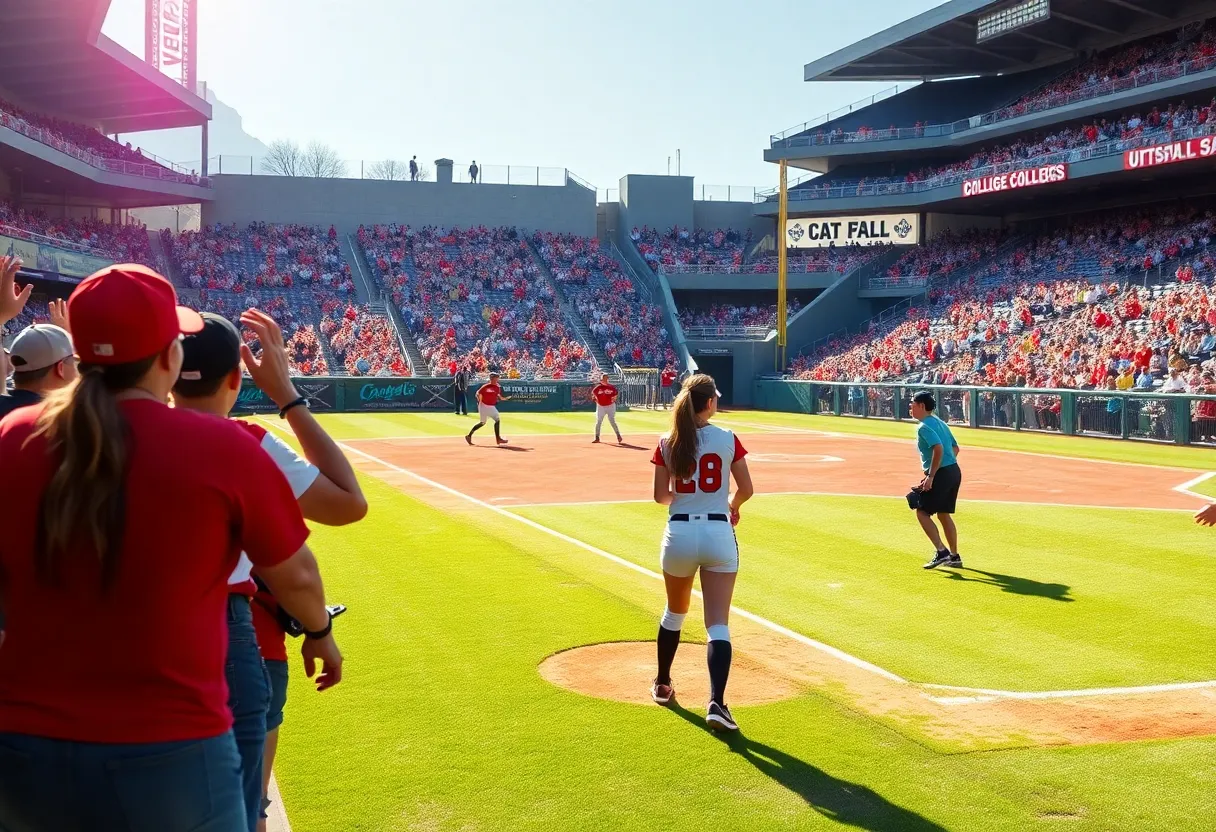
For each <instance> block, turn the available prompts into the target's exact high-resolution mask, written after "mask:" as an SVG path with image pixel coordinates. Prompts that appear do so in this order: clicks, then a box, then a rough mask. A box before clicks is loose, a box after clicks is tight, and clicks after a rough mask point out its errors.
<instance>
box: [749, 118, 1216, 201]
mask: <svg viewBox="0 0 1216 832" xmlns="http://www.w3.org/2000/svg"><path fill="white" fill-rule="evenodd" d="M1213 134H1216V123H1208V124H1200V125H1194V126H1191V127H1184V128H1178V129H1174V130H1153V131H1151V132H1148V131H1146V132H1144V133H1141V134H1139V135H1137V136H1132V137H1130V138H1125V139H1124V138H1120V139H1112V140H1110V141H1105V142H1100V143H1096V144H1092V145H1087V146H1085V147H1075V148H1072V149H1070V150H1060V151H1057V152H1055V153H1045V154H1043V155H1041V156H1033V157H1030V158H1027V159H1016V160H1014V161H1011V162H1002V163H1001V164H999V165H986V166H984V167H981V168H974V169H971V170H965V171H951V172H950V173H942V174H937V175H935V176H932V177H930V178H928V179H919V180H917V181H915V182H906V181H902V182H872V183H866V182H865V181H861V182H856V181H855V182H851V183H846V184H841V185H827V186H825V187H822V188H817V187H810V188H799V189H797V190H792V191H790V193H789V200H790V202H806V201H814V200H820V199H846V198H853V197H871V196H893V195H901V194H916V193H924V192H925V191H932V190H935V189H937V188H946V187H950V186H952V185H960V184H962V183H963V182H965V181H967V180H969V179H980V178H982V177H985V176H991V175H994V174H999V173H1011V172H1013V171H1019V170H1026V169H1029V168H1036V167H1041V166H1043V165H1051V164H1059V163H1064V164H1076V163H1077V162H1085V161H1089V160H1090V159H1102V158H1106V157H1109V156H1118V155H1122V154H1123V152H1124V151H1126V150H1132V149H1134V148H1137V147H1147V146H1149V145H1155V144H1163V143H1166V142H1172V141H1179V140H1182V139H1191V138H1196V137H1199V136H1210V135H1213ZM756 198H757V200H758V201H761V202H771V201H772V200H773V199H775V198H776V197H775V195H774V194H772V193H758V194H757V195H756Z"/></svg>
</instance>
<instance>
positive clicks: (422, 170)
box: [418, 165, 431, 182]
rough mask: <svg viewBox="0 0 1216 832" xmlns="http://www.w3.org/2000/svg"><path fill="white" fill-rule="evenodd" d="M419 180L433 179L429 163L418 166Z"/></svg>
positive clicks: (427, 180)
mask: <svg viewBox="0 0 1216 832" xmlns="http://www.w3.org/2000/svg"><path fill="white" fill-rule="evenodd" d="M418 181H419V182H429V181H431V168H430V166H429V165H419V166H418Z"/></svg>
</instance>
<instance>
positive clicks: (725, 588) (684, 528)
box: [650, 375, 752, 731]
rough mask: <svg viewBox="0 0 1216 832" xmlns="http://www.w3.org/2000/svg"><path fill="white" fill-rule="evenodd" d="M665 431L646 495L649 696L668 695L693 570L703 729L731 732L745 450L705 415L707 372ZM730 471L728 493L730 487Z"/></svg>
mask: <svg viewBox="0 0 1216 832" xmlns="http://www.w3.org/2000/svg"><path fill="white" fill-rule="evenodd" d="M672 412H673V418H672V427H671V432H670V433H668V434H667V435H666V436H664V437H663V438H662V439H661V440H660V441H659V447H658V448H656V449H655V452H654V457H653V458H652V459H651V461H652V462H653V463H654V466H655V469H654V501H655V502H656V503H658V504H659V505H664V506H667V507H668V516H667V530H666V531H665V532H664V534H663V546H662V554H661V562H662V566H663V582H664V584H665V585H666V587H667V609H665V610H664V611H663V619H662V621H661V622H660V623H659V636H658V659H659V672H658V675H657V676H656V677H655V680H654V685H653V686H652V687H651V689H650V696H651V698H652V699H654V701H655V702H657V703H658V704H660V705H666V704H667V703H669V702H670V701H671V700H672V698H674V696H675V689H674V688H673V687H672V684H671V663H672V661H674V660H675V657H676V649H677V648H678V647H679V646H680V630H681V628H683V626H684V616H685V615H687V614H688V605H689V599H690V598H691V596H692V584H693V579H694V578H695V577H696V574H697V570H698V569H699V570H700V571H701V592H702V594H703V596H704V605H705V629H706V632H707V634H708V636H709V646H708V654H709V655H708V658H709V684H710V695H709V710H708V712H707V714H706V716H705V720H706V722H708V723H709V727H711V728H713V729H715V730H718V731H737V730H738V729H739V726H738V725H736V724H735V720H734V718H733V717H732V716H731V714H730V710H728V709H727V707H726V681H727V678H728V677H729V676H730V663H731V643H730V627H729V619H730V603H731V597H732V596H733V595H734V591H735V575H736V573H737V572H738V571H739V545H738V543H737V542H736V541H735V530H734V526H735V525H736V524H737V523H738V522H739V507H740V506H742V505H743V504H744V503H745V502H747V501H748V500H749V499H751V496H752V478H751V474H750V473H749V472H748V470H747V461H746V460H745V459H744V457H745V456H747V451H746V450H744V448H743V444H742V443H741V442H740V441H739V439H738V437H736V436H735V435H734V433H732V432H731V431H729V430H724V429H722V428H719V427H716V426H714V425H711V424H710V423H709V420H710V419H712V418H713V417H714V414H716V413H717V412H718V388H717V386H716V385H715V384H714V380H713V379H712V378H711V377H710V376H707V375H695V376H692V377H691V378H689V379H687V380H686V381H685V382H684V385H683V387H682V388H681V390H680V392H679V394H677V395H676V400H675V404H674V406H673V408H672ZM731 477H734V480H735V493H734V494H731V493H730V479H731Z"/></svg>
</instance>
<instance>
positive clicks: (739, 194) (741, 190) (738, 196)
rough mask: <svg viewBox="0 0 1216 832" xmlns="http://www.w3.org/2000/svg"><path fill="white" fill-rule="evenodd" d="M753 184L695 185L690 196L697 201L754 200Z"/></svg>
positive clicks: (755, 188)
mask: <svg viewBox="0 0 1216 832" xmlns="http://www.w3.org/2000/svg"><path fill="white" fill-rule="evenodd" d="M759 190H760V189H759V188H757V187H755V186H754V185H695V186H694V187H693V189H692V198H693V199H694V200H697V201H699V202H755V201H756V193H757V192H758V191H759Z"/></svg>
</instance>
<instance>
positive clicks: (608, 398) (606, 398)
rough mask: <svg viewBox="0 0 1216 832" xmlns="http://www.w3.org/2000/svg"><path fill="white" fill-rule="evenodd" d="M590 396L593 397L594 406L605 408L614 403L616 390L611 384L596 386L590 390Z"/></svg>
mask: <svg viewBox="0 0 1216 832" xmlns="http://www.w3.org/2000/svg"><path fill="white" fill-rule="evenodd" d="M591 395H592V396H594V397H595V403H596V404H598V405H599V406H600V407H607V406H608V405H610V404H614V403H615V402H616V397H617V389H616V388H615V387H613V386H612V385H611V384H597V385H595V387H593V388H592V389H591Z"/></svg>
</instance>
